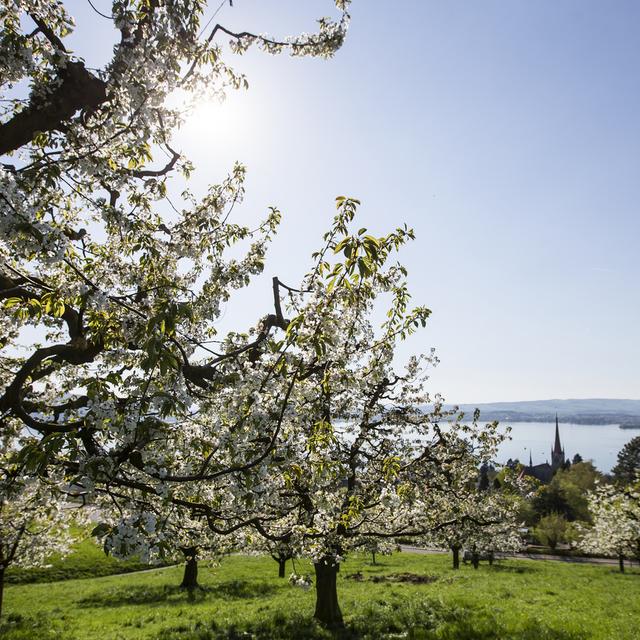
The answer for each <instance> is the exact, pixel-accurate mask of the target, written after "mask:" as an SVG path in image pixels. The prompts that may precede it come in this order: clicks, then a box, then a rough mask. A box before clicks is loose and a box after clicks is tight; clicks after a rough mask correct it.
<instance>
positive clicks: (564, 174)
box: [69, 0, 640, 402]
mask: <svg viewBox="0 0 640 640" xmlns="http://www.w3.org/2000/svg"><path fill="white" fill-rule="evenodd" d="M77 2H78V5H77V6H78V12H77V14H76V15H77V17H78V22H79V24H78V32H77V33H78V35H77V39H76V48H77V50H78V53H80V54H82V55H84V56H85V57H86V58H87V60H88V61H89V62H91V61H92V60H95V63H96V64H98V63H99V62H100V60H101V59H104V56H106V55H107V53H108V51H109V49H110V46H111V43H110V41H109V37H108V33H107V32H104V33H103V32H102V31H100V29H101V28H102V27H101V26H100V19H99V18H95V17H93V16H92V15H91V10H90V8H89V7H88V5H87V4H86V3H84V2H82V3H81V2H80V0H77ZM108 4H109V3H108V2H106V1H105V0H101V1H100V2H98V6H100V7H101V8H103V9H104V8H106V7H108ZM218 4H219V3H218V2H215V3H212V7H213V8H215V7H217V6H218ZM233 4H234V7H233V8H231V7H229V6H225V7H224V8H223V9H222V10H221V11H220V13H219V15H218V19H219V21H220V22H221V23H223V24H224V25H225V26H227V27H229V28H232V29H236V28H241V29H248V30H255V31H260V32H261V31H267V32H270V33H272V34H274V35H284V34H287V33H296V32H298V31H301V30H306V31H311V30H312V29H314V19H315V18H317V17H319V16H321V15H326V14H330V13H331V12H332V3H331V2H330V0H306V1H305V2H299V1H298V2H296V1H294V0H234V3H233ZM74 5H76V2H72V3H70V4H69V6H70V7H72V10H73V7H74ZM351 13H352V17H353V20H352V27H351V29H350V32H349V36H348V38H347V42H346V43H345V46H344V47H343V49H342V50H341V51H340V52H339V53H338V55H337V56H336V58H335V59H333V60H331V61H320V60H301V59H291V58H288V57H286V56H281V57H271V56H266V55H263V54H260V53H258V52H250V53H249V54H247V55H245V56H243V57H239V58H237V59H236V60H235V61H234V62H235V65H234V66H235V67H236V68H238V69H240V70H242V71H244V72H246V74H247V76H248V79H249V83H250V88H249V90H248V91H242V92H239V93H236V94H233V95H230V96H229V98H228V100H227V101H226V102H225V103H224V104H223V105H222V106H212V107H209V108H207V109H203V110H202V111H201V112H200V114H199V115H198V116H197V117H196V118H194V119H193V120H192V121H191V122H190V123H189V124H188V125H187V126H186V127H185V129H184V130H183V131H182V132H181V133H180V134H179V136H178V140H179V144H180V146H181V148H182V150H183V151H185V152H187V153H188V154H189V155H190V156H191V157H192V158H193V160H194V161H195V163H196V165H197V166H198V167H199V170H198V172H197V175H196V178H195V179H196V181H197V182H196V184H197V185H200V186H201V187H202V188H204V185H205V184H206V183H207V182H215V181H218V180H220V179H221V178H222V177H223V176H224V174H225V172H226V171H227V170H228V168H230V166H231V165H232V163H233V161H235V160H240V161H242V162H243V163H245V164H246V165H247V167H248V170H249V174H248V183H247V188H248V194H247V198H246V201H245V204H244V206H243V208H242V210H241V211H240V214H239V215H240V216H241V218H240V219H247V220H253V219H257V218H259V217H260V216H261V215H262V214H263V212H264V211H266V208H267V207H268V205H271V204H274V205H277V206H279V207H280V208H281V209H282V211H283V213H284V215H285V217H284V221H283V225H282V229H281V233H280V235H279V236H278V239H277V240H276V242H275V243H274V245H273V248H272V252H271V255H270V258H269V261H268V264H267V269H266V272H265V275H264V278H262V279H261V280H258V281H256V284H255V286H254V287H253V288H252V290H251V291H250V292H247V293H246V294H244V295H242V296H239V297H238V298H237V299H236V300H235V301H234V302H233V303H232V304H230V305H229V308H228V310H227V312H226V314H225V317H224V318H223V320H222V321H221V328H222V329H224V328H231V327H233V328H242V327H243V326H246V324H247V323H250V322H251V321H252V320H253V319H254V318H256V317H257V316H259V315H262V314H264V313H266V312H267V311H268V306H269V295H270V288H269V279H270V277H271V276H272V275H278V276H279V277H280V278H281V279H282V280H284V281H286V282H296V281H297V280H298V279H299V277H300V275H301V274H302V273H304V271H305V270H306V268H307V266H308V264H309V258H308V256H309V255H310V253H311V252H312V251H313V250H314V249H315V248H316V246H317V244H318V242H319V239H320V237H321V234H322V232H323V231H324V230H325V229H326V227H327V225H328V223H329V222H330V220H331V217H332V215H333V200H334V197H335V196H336V195H340V194H344V195H352V196H354V197H357V198H359V199H360V200H362V203H363V206H362V208H361V220H362V225H363V226H367V227H368V228H369V229H371V230H372V231H374V232H376V233H383V232H385V231H386V230H387V229H389V228H390V227H394V226H395V225H397V224H399V223H402V222H407V223H408V224H409V225H410V226H413V227H414V228H415V231H416V234H417V240H416V242H414V243H413V245H412V246H410V247H409V248H408V249H407V250H406V251H405V252H404V255H403V258H404V261H405V263H406V264H407V266H408V268H409V270H410V276H411V285H412V290H413V297H414V301H415V302H416V304H418V303H420V304H426V305H427V306H429V307H430V308H431V309H432V310H433V316H432V319H431V321H430V324H429V326H428V328H427V329H426V330H424V331H423V332H421V333H419V334H418V335H417V336H416V337H414V338H413V339H412V340H410V341H409V342H408V343H407V344H405V345H403V347H402V350H401V354H400V355H401V356H402V357H405V356H407V355H408V354H410V353H411V352H416V351H427V350H428V349H429V348H430V347H432V346H433V347H435V348H436V349H437V353H438V355H439V357H440V359H441V364H440V365H439V366H438V367H437V368H436V369H435V370H434V371H433V373H432V385H431V386H432V389H433V391H440V392H441V393H443V395H444V396H445V397H446V399H447V400H448V401H451V402H483V401H498V400H530V399H538V398H552V397H559V398H568V397H572V398H576V397H578V398H579V397H618V398H622V397H628V398H638V397H640V391H639V388H638V381H639V376H638V363H640V332H639V331H638V329H637V318H639V317H640V293H639V287H638V279H639V276H640V258H639V257H638V255H639V248H640V246H639V245H640V217H639V216H638V211H637V209H638V202H639V201H640V197H639V196H640V179H639V178H640V176H639V175H638V174H639V173H640V163H639V162H638V160H639V154H640V76H639V74H638V68H639V63H640V38H638V25H639V24H640V4H638V3H637V2H627V1H624V0H617V1H616V2H615V3H605V2H592V1H588V0H575V1H574V0H572V1H569V0H559V1H551V0H544V1H540V2H521V1H518V0H510V1H508V2H507V1H504V0H503V1H494V0H486V1H484V2H482V3H480V2H473V1H471V0H467V1H466V2H460V1H455V0H446V1H444V0H442V1H440V2H430V1H422V0H421V1H418V0H413V1H404V2H403V1H400V0H399V1H396V2H388V1H387V2H382V1H380V0H356V1H355V2H354V3H353V5H352V12H351ZM89 24H93V25H94V26H93V28H92V30H91V33H90V34H89V35H88V34H87V31H86V29H83V27H84V25H89ZM107 25H108V23H107Z"/></svg>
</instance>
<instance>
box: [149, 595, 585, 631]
mask: <svg viewBox="0 0 640 640" xmlns="http://www.w3.org/2000/svg"><path fill="white" fill-rule="evenodd" d="M160 637H161V638H162V640H384V639H387V638H388V639H389V640H390V639H391V638H403V639H406V640H541V638H544V640H586V638H587V637H588V636H587V635H583V634H578V633H576V632H571V631H566V630H564V629H554V628H551V627H547V626H546V625H544V624H541V623H540V622H539V621H537V620H525V621H523V623H522V624H521V626H520V627H519V628H518V629H516V630H513V629H507V628H505V627H504V625H502V624H501V623H500V622H499V621H498V620H497V619H496V617H495V616H494V615H493V614H491V613H488V612H487V611H486V610H485V609H473V608H470V607H451V606H447V605H444V604H443V603H441V602H440V601H436V600H422V601H418V602H415V601H414V602H408V603H406V604H403V605H401V606H399V607H398V606H395V607H392V606H388V605H385V604H384V603H378V604H377V605H375V606H369V607H367V608H366V609H365V610H364V611H362V612H361V613H359V614H358V615H357V616H353V617H351V618H349V619H347V624H346V626H345V627H344V628H343V629H340V630H337V631H330V630H328V629H325V628H323V627H322V626H320V625H319V624H318V623H317V622H316V621H315V620H314V619H312V618H311V617H309V616H301V615H295V614H291V615H285V614H284V613H276V614H272V615H271V616H267V617H265V618H263V619H261V620H259V621H256V622H252V623H246V624H243V625H231V626H223V625H219V624H217V623H216V622H215V621H212V622H210V623H202V622H198V623H195V624H194V625H180V626H177V627H172V628H170V629H167V630H165V631H163V633H162V634H161V636H160Z"/></svg>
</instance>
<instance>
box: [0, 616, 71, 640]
mask: <svg viewBox="0 0 640 640" xmlns="http://www.w3.org/2000/svg"><path fill="white" fill-rule="evenodd" d="M0 638H2V640H35V639H36V638H47V640H76V638H77V636H76V635H75V633H74V632H73V631H72V630H71V629H69V628H68V627H67V625H65V624H64V623H60V622H58V621H56V622H55V623H52V622H51V620H49V619H48V618H47V617H46V616H44V615H37V616H25V615H22V614H20V613H10V614H9V615H8V616H6V617H4V618H3V619H2V620H1V621H0Z"/></svg>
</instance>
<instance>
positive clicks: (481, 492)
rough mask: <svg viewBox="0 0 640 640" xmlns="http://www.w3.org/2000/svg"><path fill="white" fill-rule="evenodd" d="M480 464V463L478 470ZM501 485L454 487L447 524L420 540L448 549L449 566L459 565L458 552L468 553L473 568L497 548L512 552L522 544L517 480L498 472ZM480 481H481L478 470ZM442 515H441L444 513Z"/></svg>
mask: <svg viewBox="0 0 640 640" xmlns="http://www.w3.org/2000/svg"><path fill="white" fill-rule="evenodd" d="M483 467H484V464H483V465H482V467H481V469H482V468H483ZM502 478H503V484H502V486H501V488H499V489H498V488H494V489H482V488H481V487H482V486H484V484H485V483H483V482H479V483H476V482H473V481H471V482H466V483H465V484H459V485H458V487H457V488H456V492H455V495H456V499H455V500H451V501H450V504H449V505H448V508H449V513H448V515H447V516H446V517H447V518H448V519H449V521H450V524H447V525H446V526H444V527H441V528H439V529H437V530H436V531H435V532H434V533H433V534H431V535H428V536H426V537H425V538H422V539H421V540H420V542H421V543H422V544H425V545H428V546H436V547H446V548H448V549H450V550H451V553H452V556H453V559H452V567H453V569H459V568H460V551H461V550H465V551H466V552H467V553H468V554H470V555H471V560H472V562H473V564H474V567H475V568H477V566H478V560H479V558H480V556H481V555H489V556H491V557H492V554H493V553H495V552H497V551H503V552H514V551H518V550H519V549H520V548H521V547H522V537H521V535H520V533H519V529H520V527H521V523H520V520H519V506H520V503H519V498H518V493H517V492H516V491H517V490H518V489H519V488H520V487H519V482H520V481H519V480H518V479H517V478H516V477H514V476H513V474H506V473H503V474H502ZM480 480H482V471H481V476H480ZM444 515H445V514H441V516H444Z"/></svg>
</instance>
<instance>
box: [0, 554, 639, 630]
mask: <svg viewBox="0 0 640 640" xmlns="http://www.w3.org/2000/svg"><path fill="white" fill-rule="evenodd" d="M449 563H450V558H449V557H448V556H444V555H429V556H420V555H413V554H408V553H397V554H394V555H393V556H391V557H383V558H381V559H380V564H379V565H378V566H371V565H370V564H369V559H368V558H365V557H357V556H354V557H351V558H350V559H349V560H348V561H347V562H346V563H345V564H344V565H343V566H342V569H341V572H340V574H339V584H338V589H339V596H340V602H341V606H342V610H343V613H344V615H345V620H346V623H347V630H346V631H345V633H344V634H342V636H341V637H344V638H359V639H363V640H364V639H367V638H369V639H371V640H373V639H376V638H408V639H424V638H439V639H443V640H444V639H450V640H453V639H454V638H466V639H473V640H484V639H495V640H504V639H508V638H514V639H516V638H517V639H522V640H525V639H526V640H541V639H542V640H544V639H553V640H575V639H578V638H593V639H601V640H638V639H640V573H639V572H638V571H637V570H635V571H632V572H628V573H626V574H624V575H621V574H619V573H617V572H616V571H615V568H614V567H609V566H604V567H603V566H586V565H577V564H564V563H560V562H545V561H534V560H508V561H502V562H500V563H498V564H496V565H494V566H493V567H489V566H487V565H486V564H484V563H483V564H482V565H481V567H480V569H479V570H477V571H474V569H472V568H471V567H470V566H466V567H465V566H463V567H462V568H461V569H460V570H459V571H453V570H452V569H450V564H449ZM288 568H289V567H288ZM306 569H308V570H310V569H311V568H310V566H309V565H307V564H305V563H301V562H299V563H298V571H299V572H301V571H302V570H306ZM181 571H182V570H181V568H180V567H168V568H164V569H159V570H157V571H153V572H145V573H131V574H126V575H119V576H110V577H102V578H93V579H83V580H66V581H63V582H57V583H46V584H30V585H10V586H8V587H7V588H6V593H5V611H4V616H3V617H4V625H3V627H2V628H0V637H2V638H3V640H4V639H6V640H16V639H17V638H20V639H24V640H27V639H28V640H38V639H39V638H43V639H44V638H60V639H62V638H64V639H65V640H73V639H76V640H84V639H92V640H93V639H99V640H116V639H118V640H125V639H126V640H129V639H134V638H135V639H142V638H146V639H151V638H153V639H156V638H157V639H162V640H196V639H197V640H211V639H223V638H227V639H232V638H233V639H240V638H245V639H247V640H248V639H249V638H260V639H265V640H266V639H285V638H286V639H294V638H296V639H298V638H314V639H316V638H331V637H332V636H331V634H329V633H328V632H326V631H324V630H322V629H320V628H319V627H318V626H317V625H316V624H315V623H314V622H313V620H312V617H311V616H312V613H313V605H314V593H313V589H311V590H309V591H303V590H302V589H300V588H297V587H291V586H289V584H288V583H287V581H286V580H281V579H278V578H277V565H276V563H275V562H273V560H271V559H269V558H255V557H244V556H232V557H230V558H227V559H225V560H224V561H223V563H222V564H221V565H220V566H219V567H210V568H205V567H204V566H203V567H201V569H200V578H201V583H202V585H203V586H205V587H206V592H204V593H201V594H198V595H197V596H196V598H195V601H193V602H190V601H189V599H188V597H187V594H186V593H184V592H181V591H180V590H179V589H178V588H177V586H176V585H178V584H179V582H180V579H181ZM358 572H360V573H361V574H362V575H361V576H360V577H359V579H354V578H353V576H354V574H356V573H358ZM402 573H405V574H406V573H410V574H415V575H418V576H421V577H423V581H422V582H421V583H412V582H403V581H398V576H397V575H396V577H395V578H394V577H393V574H402ZM390 578H391V579H390Z"/></svg>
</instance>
